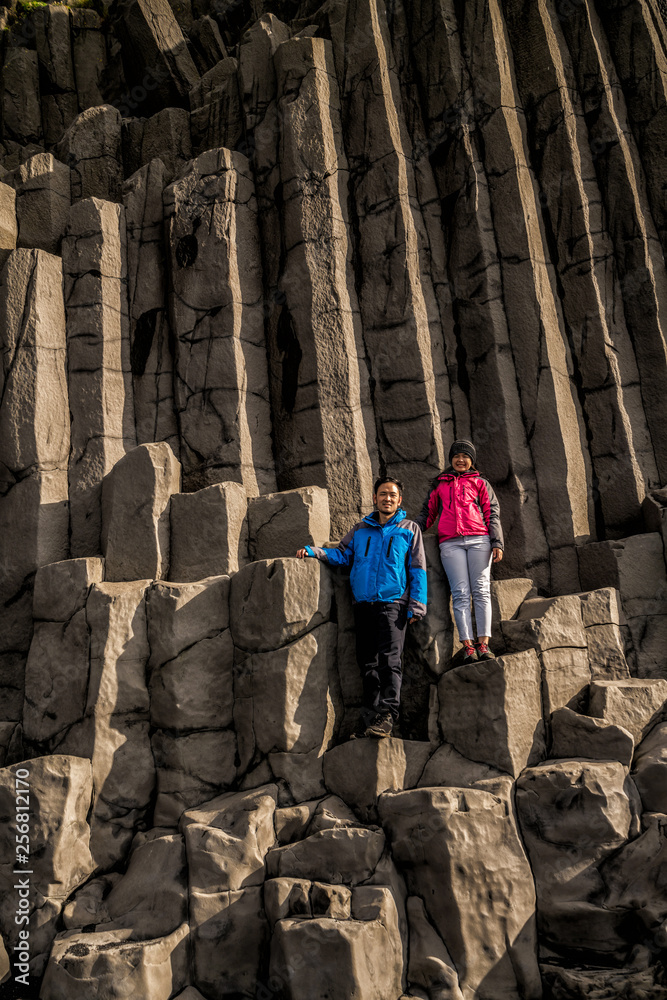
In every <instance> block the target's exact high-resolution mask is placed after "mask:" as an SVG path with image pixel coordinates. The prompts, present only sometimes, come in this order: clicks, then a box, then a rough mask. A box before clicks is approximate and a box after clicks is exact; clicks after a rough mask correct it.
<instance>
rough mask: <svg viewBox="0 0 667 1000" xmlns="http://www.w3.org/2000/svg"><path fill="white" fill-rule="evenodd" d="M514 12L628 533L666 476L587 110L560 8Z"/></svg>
mask: <svg viewBox="0 0 667 1000" xmlns="http://www.w3.org/2000/svg"><path fill="white" fill-rule="evenodd" d="M506 7H507V16H508V30H509V33H510V37H511V39H512V42H513V49H514V59H515V66H516V72H517V80H518V84H519V88H520V90H521V95H522V99H523V103H524V106H526V107H528V108H530V109H531V110H530V113H529V114H528V133H529V136H530V140H531V148H532V149H534V150H535V155H534V163H535V170H536V174H537V178H538V180H539V182H540V187H541V191H542V198H543V203H544V206H545V208H546V222H547V226H548V227H549V229H550V231H551V232H550V236H551V242H552V244H553V249H554V250H555V251H556V252H555V253H553V257H554V260H555V261H557V270H558V280H559V282H560V284H561V286H562V289H563V293H564V294H563V295H562V302H563V313H564V317H565V321H566V323H567V326H568V330H569V334H570V338H571V344H572V350H573V354H574V357H575V360H576V366H577V369H578V372H579V374H580V376H581V389H582V402H583V407H584V413H585V416H586V420H587V424H588V431H589V436H590V449H591V457H592V460H593V470H594V473H595V479H596V483H597V489H598V491H599V494H600V501H601V508H602V514H603V518H604V523H605V528H606V530H607V531H608V532H610V533H612V534H623V533H625V531H628V530H629V531H632V530H633V529H634V528H636V525H637V520H638V517H639V506H640V504H641V501H642V500H643V498H644V492H645V485H644V481H645V480H646V481H648V482H655V481H656V480H657V475H658V473H657V469H656V466H655V459H654V455H653V448H652V445H651V441H650V437H649V433H648V427H647V425H646V416H645V414H644V408H643V404H642V400H641V394H640V391H639V373H638V371H637V364H636V360H635V357H634V352H633V349H632V344H631V342H630V339H629V337H628V332H627V329H626V326H625V320H624V317H623V306H622V301H621V298H620V287H619V285H618V283H617V275H616V269H615V266H614V258H613V249H612V246H611V241H610V239H609V235H608V233H607V231H606V229H605V226H604V220H603V217H602V211H601V197H600V191H599V188H598V185H597V183H596V178H595V168H594V164H593V155H592V152H591V149H590V146H589V143H588V135H587V132H586V125H585V121H584V114H583V109H582V107H581V104H580V101H579V100H578V98H577V96H576V84H575V80H574V72H573V69H572V63H571V59H570V54H569V52H568V49H567V45H566V43H565V39H564V37H563V34H562V30H561V28H560V22H559V19H558V17H557V15H556V12H555V9H554V7H553V5H552V4H551V3H550V2H548V0H541V2H539V3H536V4H531V3H523V2H522V3H513V4H510V3H508V4H506Z"/></svg>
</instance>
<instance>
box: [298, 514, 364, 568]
mask: <svg viewBox="0 0 667 1000" xmlns="http://www.w3.org/2000/svg"><path fill="white" fill-rule="evenodd" d="M356 530H357V525H356V524H355V526H354V527H353V528H352V529H351V530H350V531H348V533H347V534H346V535H345V537H344V538H343V539H342V540H341V541H340V542H339V543H338V548H336V549H321V548H320V547H319V546H317V545H305V546H304V548H305V550H306V552H307V553H308V555H309V556H314V557H315V559H319V560H320V562H325V563H328V564H329V566H351V565H352V563H353V561H354V533H355V531H356Z"/></svg>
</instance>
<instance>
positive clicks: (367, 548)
mask: <svg viewBox="0 0 667 1000" xmlns="http://www.w3.org/2000/svg"><path fill="white" fill-rule="evenodd" d="M370 545H371V536H370V535H369V536H368V541H367V542H366V551H365V552H364V556H367V555H368V550H369V548H370Z"/></svg>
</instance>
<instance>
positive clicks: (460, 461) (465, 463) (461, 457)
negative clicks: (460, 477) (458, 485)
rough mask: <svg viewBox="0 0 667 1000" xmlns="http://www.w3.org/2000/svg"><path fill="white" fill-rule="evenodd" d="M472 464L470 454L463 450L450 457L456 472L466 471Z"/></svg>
mask: <svg viewBox="0 0 667 1000" xmlns="http://www.w3.org/2000/svg"><path fill="white" fill-rule="evenodd" d="M471 465H472V459H471V458H470V455H466V454H465V453H464V452H462V451H459V452H457V453H456V455H454V456H453V457H452V466H453V468H454V470H455V471H456V472H467V470H468V469H469V468H470V466H471Z"/></svg>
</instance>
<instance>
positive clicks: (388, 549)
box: [387, 535, 394, 559]
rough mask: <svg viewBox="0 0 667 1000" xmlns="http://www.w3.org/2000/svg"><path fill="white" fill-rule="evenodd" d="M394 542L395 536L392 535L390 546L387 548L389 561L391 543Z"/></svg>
mask: <svg viewBox="0 0 667 1000" xmlns="http://www.w3.org/2000/svg"><path fill="white" fill-rule="evenodd" d="M393 540H394V536H393V535H392V536H391V538H390V539H389V545H388V546H387V559H388V558H389V553H390V552H391V543H392V542H393Z"/></svg>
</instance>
